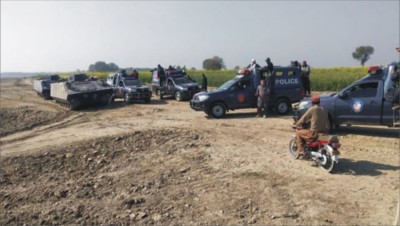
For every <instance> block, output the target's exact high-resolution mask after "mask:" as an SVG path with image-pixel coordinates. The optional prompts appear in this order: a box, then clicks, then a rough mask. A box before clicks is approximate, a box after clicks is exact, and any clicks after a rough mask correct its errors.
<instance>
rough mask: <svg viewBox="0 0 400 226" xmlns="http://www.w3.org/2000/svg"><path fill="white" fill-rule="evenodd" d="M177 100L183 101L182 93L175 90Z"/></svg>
mask: <svg viewBox="0 0 400 226" xmlns="http://www.w3.org/2000/svg"><path fill="white" fill-rule="evenodd" d="M175 100H176V101H182V93H181V92H179V91H177V92H175Z"/></svg>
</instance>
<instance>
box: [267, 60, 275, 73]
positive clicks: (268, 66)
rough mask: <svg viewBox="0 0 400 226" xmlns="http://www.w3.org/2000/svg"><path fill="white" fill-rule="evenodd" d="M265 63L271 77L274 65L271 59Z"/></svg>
mask: <svg viewBox="0 0 400 226" xmlns="http://www.w3.org/2000/svg"><path fill="white" fill-rule="evenodd" d="M265 62H266V63H267V73H268V75H271V74H272V72H273V71H274V64H273V63H272V62H271V59H270V58H269V57H267V59H266V60H265Z"/></svg>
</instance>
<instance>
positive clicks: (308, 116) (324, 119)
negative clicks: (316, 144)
mask: <svg viewBox="0 0 400 226" xmlns="http://www.w3.org/2000/svg"><path fill="white" fill-rule="evenodd" d="M311 102H312V105H313V106H312V107H310V108H309V109H308V110H307V111H306V113H304V115H303V116H302V117H301V118H300V119H299V120H298V121H297V122H296V124H295V126H296V127H297V128H303V125H304V124H310V127H309V128H308V129H297V131H296V143H297V153H298V155H300V156H303V157H304V156H306V151H305V150H304V145H305V144H306V142H311V141H313V140H315V139H316V138H318V134H319V133H328V132H329V129H330V124H329V116H328V113H327V111H326V110H325V109H324V108H323V107H321V106H319V102H320V97H319V96H318V95H314V96H312V97H311Z"/></svg>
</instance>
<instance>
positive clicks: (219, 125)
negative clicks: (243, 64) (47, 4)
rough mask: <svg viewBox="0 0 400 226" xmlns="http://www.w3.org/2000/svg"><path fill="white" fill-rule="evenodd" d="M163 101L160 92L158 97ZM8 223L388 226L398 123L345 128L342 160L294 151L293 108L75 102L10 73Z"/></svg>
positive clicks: (5, 120)
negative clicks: (323, 165) (329, 163)
mask: <svg viewBox="0 0 400 226" xmlns="http://www.w3.org/2000/svg"><path fill="white" fill-rule="evenodd" d="M153 98H154V97H153ZM0 106H1V109H0V120H1V124H2V126H1V130H0V145H1V157H0V164H1V169H0V173H1V177H0V203H1V206H0V224H1V225H5V224H23V223H28V224H35V225H37V224H46V225H47V224H110V223H115V224H125V223H128V224H162V225H166V224H185V225H198V224H213V225H214V224H224V225H232V224H258V225H303V224H308V225H309V224H311V225H321V224H324V225H338V224H339V225H390V224H392V223H393V221H394V218H395V215H396V213H397V201H398V199H399V186H400V182H399V177H400V173H399V172H400V171H399V169H400V156H399V130H398V129H397V130H396V129H389V128H385V127H349V128H347V127H346V128H341V129H340V130H339V131H338V134H339V135H340V139H341V140H340V141H341V144H342V149H341V153H342V155H341V160H340V167H339V168H338V170H337V172H336V173H335V174H328V173H326V172H324V171H322V170H321V169H319V168H317V167H314V166H312V165H313V163H312V162H310V161H304V160H295V159H292V158H291V157H290V156H289V154H288V144H289V141H290V139H291V136H292V135H293V134H294V132H293V130H292V129H291V124H292V119H291V116H276V115H273V116H271V117H270V118H267V119H262V118H254V110H241V111H235V112H229V113H228V115H227V117H226V118H224V119H209V118H207V117H206V116H205V114H204V113H203V112H195V111H193V110H191V109H190V107H189V104H188V102H176V101H175V100H172V99H171V100H164V101H159V100H155V99H153V100H152V102H151V103H150V104H141V103H140V104H132V105H124V104H123V103H122V102H116V103H115V104H113V105H112V106H108V107H102V108H95V109H93V108H92V109H82V110H80V111H67V110H65V109H63V108H61V107H59V106H58V105H57V104H56V103H54V102H53V101H51V100H50V101H49V100H43V99H41V98H40V97H38V96H36V94H35V93H34V92H33V91H32V82H31V81H29V80H2V81H1V103H0Z"/></svg>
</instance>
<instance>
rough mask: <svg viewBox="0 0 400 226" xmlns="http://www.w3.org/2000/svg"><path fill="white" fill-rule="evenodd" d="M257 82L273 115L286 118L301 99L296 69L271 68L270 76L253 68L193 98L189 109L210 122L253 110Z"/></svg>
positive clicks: (298, 70)
mask: <svg viewBox="0 0 400 226" xmlns="http://www.w3.org/2000/svg"><path fill="white" fill-rule="evenodd" d="M260 79H265V80H266V85H267V86H268V87H269V90H270V92H269V93H270V97H269V108H270V109H273V110H274V111H275V112H276V113H277V114H280V115H284V114H288V113H289V112H291V110H292V103H295V102H298V101H300V100H301V99H302V98H303V97H304V89H303V86H302V83H301V72H300V69H299V68H296V67H275V68H274V71H273V72H272V73H271V74H268V73H267V72H264V71H263V70H262V69H261V70H260V69H258V68H255V69H253V70H248V69H244V70H240V71H239V72H238V74H237V75H236V76H235V77H234V78H233V79H231V80H229V81H227V82H226V83H224V84H223V85H221V86H220V87H219V88H218V89H216V90H214V91H211V92H201V93H198V94H196V95H194V96H193V98H192V100H191V101H190V107H191V108H192V109H193V110H196V111H204V112H205V113H206V114H207V115H210V116H212V117H214V118H220V117H223V116H224V115H225V114H226V112H227V111H233V110H236V109H244V108H256V107H257V97H256V96H255V95H254V94H255V92H256V89H257V86H258V85H259V84H260Z"/></svg>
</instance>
